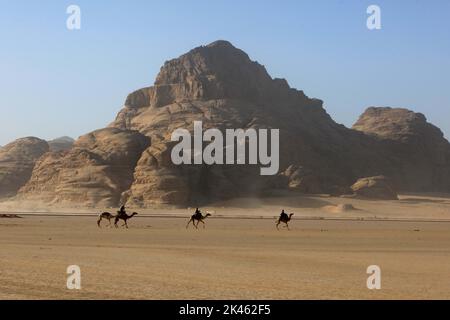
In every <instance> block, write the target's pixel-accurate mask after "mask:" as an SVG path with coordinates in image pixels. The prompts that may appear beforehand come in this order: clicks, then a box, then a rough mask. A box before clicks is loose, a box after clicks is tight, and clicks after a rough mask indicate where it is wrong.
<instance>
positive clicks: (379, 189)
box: [351, 176, 398, 200]
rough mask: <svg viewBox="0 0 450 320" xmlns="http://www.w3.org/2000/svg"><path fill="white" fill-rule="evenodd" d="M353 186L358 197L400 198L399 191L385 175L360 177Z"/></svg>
mask: <svg viewBox="0 0 450 320" xmlns="http://www.w3.org/2000/svg"><path fill="white" fill-rule="evenodd" d="M351 188H352V190H353V192H354V193H355V195H356V196H358V197H362V198H368V199H378V200H398V196H397V192H396V191H395V189H394V187H393V185H392V183H391V181H390V180H389V179H388V178H386V177H384V176H376V177H366V178H361V179H358V181H356V182H355V183H354V184H353V185H352V187H351Z"/></svg>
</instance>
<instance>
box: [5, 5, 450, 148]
mask: <svg viewBox="0 0 450 320" xmlns="http://www.w3.org/2000/svg"><path fill="white" fill-rule="evenodd" d="M70 4H77V5H79V6H80V7H81V11H82V25H81V30H79V31H69V30H67V29H66V19H67V14H66V8H67V6H68V5H70ZM370 4H377V5H379V6H380V7H381V10H382V30H379V31H369V30H368V29H367V28H366V18H367V14H366V8H367V7H368V5H370ZM449 19H450V1H446V0H442V1H438V0H434V1H433V0H431V1H413V0H411V1H401V0H395V1H378V0H371V1H365V0H354V1H351V0H347V1H344V0H327V1H317V0H315V1H313V0H311V1H299V0H293V1H261V0H259V1H256V0H254V1H250V0H249V1H232V0H224V1H213V0H212V1H211V0H210V1H206V0H202V1H199V0H197V1H196V0H193V1H181V0H180V1H170V0H166V1H132V0H128V1H100V0H97V1H95V0H89V1H84V0H83V1H80V0H72V1H65V0H54V1H45V0H41V1H23V0H15V1H3V0H0V40H1V47H0V48H1V50H0V88H1V89H0V111H1V112H0V145H4V144H5V143H7V142H9V141H11V140H13V139H16V138H19V137H23V136H29V135H34V136H38V137H41V138H45V139H50V138H54V137H58V136H62V135H70V136H72V137H75V138H76V137H78V136H79V135H81V134H84V133H87V132H89V131H92V130H94V129H97V128H101V127H104V126H105V125H107V124H108V123H109V122H111V121H112V120H113V119H114V117H115V115H116V113H117V112H118V111H119V110H120V108H121V106H122V104H123V101H124V99H125V97H126V95H127V94H128V93H129V92H131V91H133V90H135V89H138V88H141V87H144V86H148V85H151V84H152V83H153V81H154V79H155V76H156V74H157V72H158V71H159V68H160V66H161V65H162V64H163V63H164V61H165V60H168V59H171V58H175V57H177V56H179V55H180V54H182V53H184V52H186V51H188V50H189V49H191V48H193V47H196V46H199V45H202V44H208V43H210V42H212V41H214V40H217V39H225V40H229V41H231V42H232V43H233V44H234V45H235V46H237V47H239V48H241V49H243V50H244V51H246V52H247V53H248V54H249V55H250V57H251V58H252V59H253V60H257V61H258V62H260V63H262V64H263V65H265V66H266V68H267V70H268V71H269V73H270V74H271V75H272V76H273V77H282V78H286V79H287V80H288V82H289V84H290V85H291V86H292V87H295V88H298V89H301V90H304V91H305V93H306V94H307V95H308V96H310V97H317V98H320V99H322V100H324V106H325V108H326V110H327V111H328V112H329V113H330V114H331V116H332V117H333V118H334V119H335V120H336V121H337V122H339V123H343V124H345V125H347V126H351V124H352V123H353V122H354V121H356V119H357V118H358V116H359V114H361V112H363V110H364V109H365V108H366V107H367V106H370V105H379V106H402V107H407V108H410V109H412V110H415V111H419V112H422V113H424V114H425V115H426V116H427V118H428V119H429V121H431V122H433V123H435V124H436V125H438V126H439V127H441V129H442V130H443V131H444V133H445V134H446V136H447V137H449V136H450V88H449V87H450V61H449V60H450V59H449V57H450V25H449V22H448V21H449Z"/></svg>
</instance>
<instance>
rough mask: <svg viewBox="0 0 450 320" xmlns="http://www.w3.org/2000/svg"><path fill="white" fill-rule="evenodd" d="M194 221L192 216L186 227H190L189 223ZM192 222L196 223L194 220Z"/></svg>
mask: <svg viewBox="0 0 450 320" xmlns="http://www.w3.org/2000/svg"><path fill="white" fill-rule="evenodd" d="M192 221H193V219H192V218H191V219H190V220H189V222H188V223H187V225H186V229H187V228H188V227H189V223H191V222H192ZM192 224H194V222H192Z"/></svg>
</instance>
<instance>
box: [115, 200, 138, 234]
mask: <svg viewBox="0 0 450 320" xmlns="http://www.w3.org/2000/svg"><path fill="white" fill-rule="evenodd" d="M137 214H138V213H137V212H133V213H132V214H131V215H128V214H127V213H126V212H125V207H124V206H122V207H121V208H120V210H119V211H117V216H116V217H115V219H114V226H115V227H116V228H117V222H119V220H123V221H124V224H123V225H122V227H123V226H125V227H127V229H128V224H127V220H128V219H131V218H133V217H134V216H135V215H137Z"/></svg>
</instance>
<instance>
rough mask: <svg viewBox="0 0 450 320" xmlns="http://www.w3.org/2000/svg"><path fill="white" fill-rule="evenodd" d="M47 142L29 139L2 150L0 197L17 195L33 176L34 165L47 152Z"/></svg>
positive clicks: (0, 158) (13, 143) (21, 140)
mask: <svg viewBox="0 0 450 320" xmlns="http://www.w3.org/2000/svg"><path fill="white" fill-rule="evenodd" d="M48 150H49V146H48V144H47V142H46V141H44V140H41V139H38V138H35V137H27V138H22V139H18V140H16V141H14V142H11V143H9V144H7V145H6V146H4V147H2V148H1V149H0V197H8V196H13V195H15V194H16V192H17V190H19V188H20V187H22V186H23V185H24V184H25V183H26V182H27V181H28V180H29V179H30V176H31V172H32V170H33V167H34V164H35V163H36V161H37V160H38V159H39V158H40V157H41V156H42V155H43V154H44V153H46V152H47V151H48Z"/></svg>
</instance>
